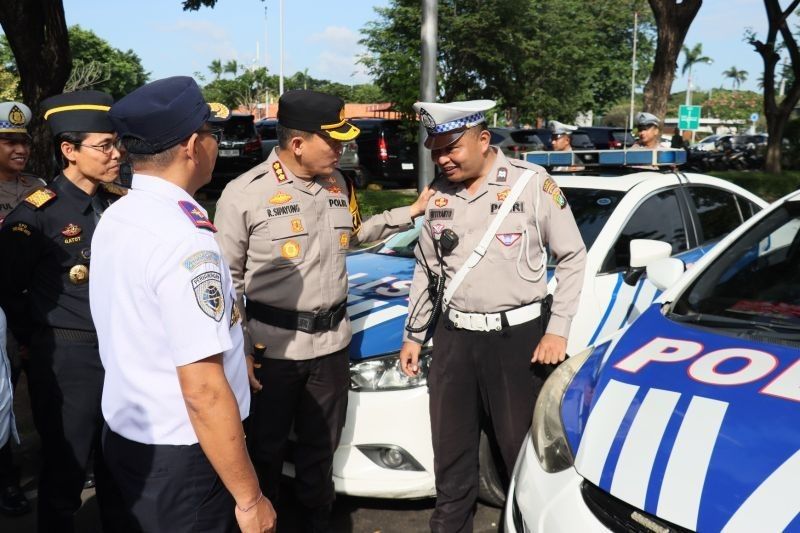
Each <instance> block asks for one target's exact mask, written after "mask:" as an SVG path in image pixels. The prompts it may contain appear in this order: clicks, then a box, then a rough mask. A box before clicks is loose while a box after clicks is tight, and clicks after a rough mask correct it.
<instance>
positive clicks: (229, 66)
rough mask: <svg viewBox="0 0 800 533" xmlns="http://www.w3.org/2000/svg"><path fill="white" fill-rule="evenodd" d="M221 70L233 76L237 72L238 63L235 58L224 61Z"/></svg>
mask: <svg viewBox="0 0 800 533" xmlns="http://www.w3.org/2000/svg"><path fill="white" fill-rule="evenodd" d="M222 70H223V71H224V72H226V73H228V74H233V77H234V78H235V77H236V74H237V73H238V72H239V63H238V62H237V61H236V60H235V59H231V60H230V61H228V62H227V63H225V67H223V69H222Z"/></svg>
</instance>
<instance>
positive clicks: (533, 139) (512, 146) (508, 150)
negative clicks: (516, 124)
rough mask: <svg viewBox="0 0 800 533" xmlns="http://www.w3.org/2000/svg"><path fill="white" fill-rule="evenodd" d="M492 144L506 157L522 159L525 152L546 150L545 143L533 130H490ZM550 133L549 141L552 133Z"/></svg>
mask: <svg viewBox="0 0 800 533" xmlns="http://www.w3.org/2000/svg"><path fill="white" fill-rule="evenodd" d="M489 132H490V133H491V134H492V138H491V140H490V143H491V144H492V146H496V147H497V148H499V149H500V150H501V151H502V152H503V153H504V154H506V157H510V158H512V159H522V157H523V155H522V154H524V153H525V152H531V151H535V150H546V149H547V147H546V146H545V142H544V141H543V140H542V139H541V137H539V135H537V133H536V130H533V129H516V128H489ZM547 133H548V140H549V135H550V132H547Z"/></svg>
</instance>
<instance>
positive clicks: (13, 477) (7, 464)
mask: <svg viewBox="0 0 800 533" xmlns="http://www.w3.org/2000/svg"><path fill="white" fill-rule="evenodd" d="M12 440H13V437H11V436H9V439H8V442H6V443H5V445H4V446H3V447H2V448H0V490H3V489H4V488H6V487H8V486H11V485H18V484H19V468H17V467H16V465H14V456H13V454H12V453H11V441H12Z"/></svg>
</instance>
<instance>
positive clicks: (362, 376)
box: [350, 347, 433, 392]
mask: <svg viewBox="0 0 800 533" xmlns="http://www.w3.org/2000/svg"><path fill="white" fill-rule="evenodd" d="M432 353H433V350H432V349H431V348H430V347H425V348H422V352H420V354H419V362H418V365H419V373H418V374H417V375H416V376H414V377H413V378H410V377H408V376H406V375H405V374H404V373H403V371H402V370H400V358H399V357H398V355H399V353H393V354H391V355H387V356H383V357H376V358H374V359H368V360H366V361H361V362H360V363H355V364H351V365H350V390H352V391H358V392H379V391H389V390H402V389H411V388H414V387H423V386H425V385H427V384H428V368H429V367H430V364H431V355H432Z"/></svg>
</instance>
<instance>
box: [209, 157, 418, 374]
mask: <svg viewBox="0 0 800 533" xmlns="http://www.w3.org/2000/svg"><path fill="white" fill-rule="evenodd" d="M349 206H350V204H349V199H348V192H347V185H346V183H345V180H344V177H343V176H342V175H341V173H339V172H338V171H335V172H334V173H333V175H332V176H323V177H316V178H315V179H314V180H312V181H307V180H303V179H299V178H297V177H295V176H294V175H292V173H291V172H290V171H289V169H288V168H287V167H286V166H284V165H281V163H280V159H279V158H278V151H277V149H275V150H273V151H272V153H271V154H270V156H269V158H268V159H267V160H266V161H265V162H264V163H261V164H260V165H258V166H256V167H254V168H253V169H251V170H250V171H248V172H246V173H245V174H242V175H241V176H239V177H238V178H236V179H235V180H233V181H232V182H231V183H229V184H228V185H227V186H226V187H225V190H224V191H223V193H222V196H221V197H220V199H219V201H218V202H217V211H216V216H215V220H214V223H215V225H216V226H217V229H218V232H217V234H216V235H217V241H218V242H219V246H220V248H221V249H222V253H223V255H224V256H225V260H226V261H227V263H228V265H230V269H231V275H232V277H233V284H234V287H235V288H236V293H237V297H238V299H239V309H240V310H241V311H242V313H243V314H244V311H245V306H244V303H243V301H242V297H243V295H245V294H246V295H247V297H248V298H252V299H253V300H254V301H257V302H260V303H263V304H266V305H270V306H273V307H278V308H280V309H285V310H290V311H309V312H319V311H324V310H327V309H330V308H332V307H334V306H335V305H336V304H338V303H340V302H343V301H344V300H345V299H346V298H347V271H346V265H345V256H346V254H347V251H348V249H349V248H350V247H351V246H355V245H358V244H359V243H364V242H370V241H375V240H378V239H382V238H385V237H387V236H389V235H391V234H392V233H396V232H398V231H401V230H405V229H408V228H410V227H411V224H412V221H411V216H410V208H409V207H400V208H397V209H392V210H391V211H385V212H384V213H382V214H380V215H376V216H374V217H372V218H370V219H369V220H367V221H365V222H364V223H363V224H361V226H360V229H358V230H357V231H355V232H354V231H353V216H352V215H351V213H350V208H349ZM244 318H245V321H244V323H245V324H246V325H247V327H246V328H245V351H246V352H247V353H253V343H262V344H264V345H266V347H267V350H266V354H265V355H266V357H269V358H273V359H294V360H301V359H312V358H314V357H320V356H323V355H327V354H330V353H333V352H335V351H337V350H341V349H342V348H344V347H345V346H347V345H348V343H349V342H350V337H351V336H352V332H351V329H350V321H349V319H348V318H347V317H345V319H344V320H342V321H341V322H340V323H339V324H338V325H337V326H336V327H335V328H334V329H332V330H330V331H325V332H318V333H313V334H309V333H305V332H302V331H292V330H286V329H282V328H278V327H274V326H270V325H268V324H263V323H261V322H259V321H256V320H247V319H246V317H244Z"/></svg>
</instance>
